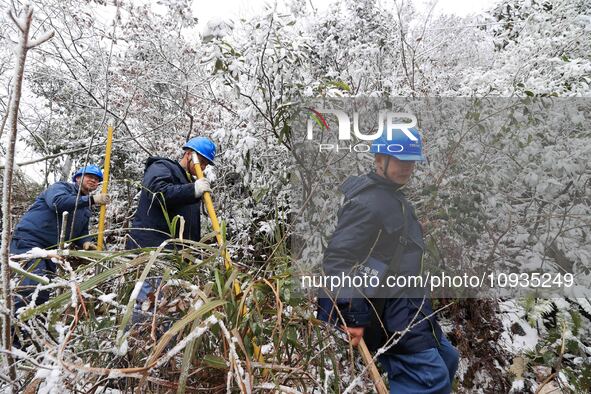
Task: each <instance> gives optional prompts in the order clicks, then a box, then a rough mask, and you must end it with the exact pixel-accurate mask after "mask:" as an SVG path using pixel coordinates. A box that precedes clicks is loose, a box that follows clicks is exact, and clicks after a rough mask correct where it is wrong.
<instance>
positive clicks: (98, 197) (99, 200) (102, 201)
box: [90, 193, 111, 205]
mask: <svg viewBox="0 0 591 394" xmlns="http://www.w3.org/2000/svg"><path fill="white" fill-rule="evenodd" d="M90 198H91V199H92V204H93V205H95V204H98V205H107V204H108V203H110V202H111V197H109V195H108V194H107V193H97V194H95V195H93V196H91V197H90Z"/></svg>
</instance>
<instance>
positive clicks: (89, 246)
mask: <svg viewBox="0 0 591 394" xmlns="http://www.w3.org/2000/svg"><path fill="white" fill-rule="evenodd" d="M82 249H84V250H96V245H95V244H94V243H92V242H90V241H86V242H84V243H83V244H82Z"/></svg>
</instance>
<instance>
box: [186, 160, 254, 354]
mask: <svg viewBox="0 0 591 394" xmlns="http://www.w3.org/2000/svg"><path fill="white" fill-rule="evenodd" d="M191 157H192V159H193V163H195V173H196V174H197V178H199V179H201V178H203V171H201V166H200V165H199V156H197V153H196V152H193V154H192V156H191ZM203 201H204V202H205V208H206V209H207V214H208V215H209V219H210V220H211V227H213V231H215V238H216V240H217V241H218V245H219V246H220V248H222V252H221V253H222V257H223V258H224V266H225V267H226V271H229V270H231V269H232V261H231V260H230V255H229V254H228V251H227V250H226V246H225V245H224V240H223V239H222V232H221V228H220V222H219V221H218V217H217V215H216V213H215V209H214V208H213V201H212V199H211V194H210V193H209V192H205V193H203ZM233 288H234V294H235V295H239V294H240V293H241V290H240V284H239V283H238V281H237V280H234V283H233ZM246 312H247V310H246V307H244V308H242V310H241V311H240V314H241V315H242V316H244V315H245V314H246ZM252 347H253V349H254V357H255V359H257V360H258V361H259V362H264V359H263V357H262V354H261V348H260V347H259V346H258V345H257V344H256V342H255V340H254V338H253V340H252Z"/></svg>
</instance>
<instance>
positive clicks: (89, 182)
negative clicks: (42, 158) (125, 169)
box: [10, 165, 109, 309]
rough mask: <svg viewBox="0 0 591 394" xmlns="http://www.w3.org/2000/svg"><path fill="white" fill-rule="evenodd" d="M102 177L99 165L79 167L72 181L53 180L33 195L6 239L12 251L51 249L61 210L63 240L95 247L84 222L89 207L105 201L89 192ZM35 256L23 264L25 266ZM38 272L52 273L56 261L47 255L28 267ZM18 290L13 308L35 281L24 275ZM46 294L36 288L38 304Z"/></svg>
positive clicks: (20, 303)
mask: <svg viewBox="0 0 591 394" xmlns="http://www.w3.org/2000/svg"><path fill="white" fill-rule="evenodd" d="M102 180H103V173H102V171H101V169H100V168H99V167H97V166H95V165H89V166H86V167H82V168H80V169H79V170H78V171H76V173H75V174H74V176H73V177H72V181H73V183H70V182H56V183H54V184H53V185H51V186H49V187H48V188H47V189H46V190H45V191H44V192H42V193H41V194H40V195H39V196H38V197H37V198H36V199H35V202H34V203H33V205H32V206H31V207H30V208H29V209H28V210H27V212H26V213H25V214H24V216H23V217H22V218H21V220H20V221H19V222H18V224H17V225H16V228H15V230H14V232H13V234H12V240H11V242H10V253H11V254H12V255H16V254H23V253H26V252H28V251H29V250H31V249H33V248H35V247H37V248H41V249H53V248H55V247H57V245H58V243H59V236H60V234H61V231H62V226H63V223H62V214H63V213H64V212H68V217H67V222H66V227H65V240H66V241H68V240H72V243H73V244H75V245H76V246H78V247H79V248H81V249H85V250H89V249H96V246H95V244H94V243H93V239H92V238H91V237H89V236H88V223H89V219H90V216H91V215H92V210H91V208H92V207H93V206H96V205H104V204H107V203H108V202H109V196H108V195H107V194H106V193H98V194H94V195H90V193H91V192H93V191H94V190H96V188H97V187H98V184H99V182H102ZM35 261H36V259H33V260H30V261H28V262H27V263H26V264H25V267H26V268H27V269H28V268H30V267H31V265H33V263H34V262H35ZM32 272H33V273H34V274H37V275H40V276H48V277H52V276H54V275H55V273H56V265H55V263H54V262H53V261H51V260H50V259H41V260H40V262H39V263H38V264H37V265H36V266H35V268H34V269H33V271H32ZM21 285H22V287H21V290H19V291H18V296H17V299H16V301H15V309H18V308H19V307H21V306H23V305H24V302H26V301H27V299H26V298H27V297H28V296H29V295H30V293H31V292H32V287H34V286H35V285H37V283H36V282H35V281H33V280H32V279H29V278H24V279H23V281H22V283H21ZM48 298H49V292H48V291H47V290H45V291H41V292H39V294H38V296H37V298H36V304H42V303H44V302H46V301H47V300H48Z"/></svg>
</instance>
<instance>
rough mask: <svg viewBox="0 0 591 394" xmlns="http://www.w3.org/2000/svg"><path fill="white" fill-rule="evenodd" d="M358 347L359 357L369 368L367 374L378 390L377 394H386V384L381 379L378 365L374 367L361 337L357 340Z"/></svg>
mask: <svg viewBox="0 0 591 394" xmlns="http://www.w3.org/2000/svg"><path fill="white" fill-rule="evenodd" d="M358 348H359V352H360V353H361V358H362V359H363V361H364V362H365V365H367V368H368V369H369V376H370V378H371V380H372V381H373V384H374V386H375V388H376V391H377V392H378V394H388V389H387V388H386V385H385V384H384V381H383V380H382V375H380V371H379V370H378V367H376V364H375V363H374V362H373V357H372V356H371V353H370V352H369V349H368V348H367V345H366V344H365V341H364V340H363V338H361V340H360V341H359V345H358Z"/></svg>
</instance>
